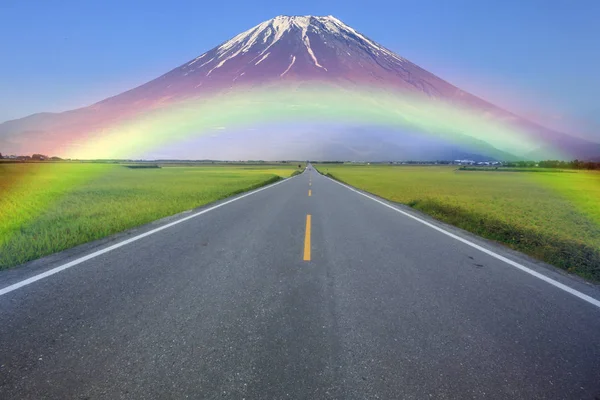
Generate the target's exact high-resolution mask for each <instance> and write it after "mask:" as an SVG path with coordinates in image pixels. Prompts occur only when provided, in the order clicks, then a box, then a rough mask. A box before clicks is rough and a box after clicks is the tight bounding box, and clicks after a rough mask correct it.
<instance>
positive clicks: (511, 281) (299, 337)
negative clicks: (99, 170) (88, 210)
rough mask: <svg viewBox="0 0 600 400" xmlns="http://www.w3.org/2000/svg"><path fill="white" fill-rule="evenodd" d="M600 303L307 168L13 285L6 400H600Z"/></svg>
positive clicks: (560, 279) (7, 291)
mask: <svg viewBox="0 0 600 400" xmlns="http://www.w3.org/2000/svg"><path fill="white" fill-rule="evenodd" d="M599 298H600V295H599V291H598V289H597V287H594V286H593V285H589V284H586V283H585V282H583V281H581V280H579V279H575V278H572V277H569V276H566V275H565V274H562V273H560V272H557V271H556V270H554V269H552V268H548V267H546V266H544V265H541V264H540V263H536V262H534V261H532V260H531V259H529V258H527V257H525V256H523V255H520V254H518V253H515V252H512V251H508V250H505V249H504V248H503V247H501V246H499V245H495V244H493V243H490V242H487V241H484V240H482V239H479V238H477V237H475V236H472V235H469V234H466V233H464V232H462V231H460V230H458V229H455V228H452V227H448V226H446V225H443V224H440V223H437V222H435V221H432V220H431V219H429V218H427V217H424V216H420V215H418V214H416V213H414V212H413V211H410V210H408V209H406V208H404V207H402V206H398V205H395V204H391V203H388V202H385V201H382V200H380V199H377V198H374V197H368V196H366V195H365V194H363V193H361V192H358V191H355V190H352V189H351V188H348V187H345V186H343V185H341V184H339V183H337V182H335V181H333V180H331V179H329V178H326V177H324V176H322V175H320V174H318V173H317V172H316V171H314V170H313V169H311V168H310V166H309V168H308V169H307V170H306V171H305V172H304V173H303V174H301V175H298V176H296V177H293V178H290V179H287V180H284V181H281V182H279V183H277V184H275V185H271V186H268V187H265V188H263V189H260V190H258V191H254V192H250V193H248V194H244V195H241V196H237V197H234V198H232V199H229V200H226V201H223V202H221V203H217V204H216V205H214V204H213V205H209V206H206V207H205V208H204V209H200V210H194V211H192V212H190V213H187V214H186V213H184V214H181V215H178V216H176V217H173V218H171V219H167V220H162V221H157V222H156V223H154V224H149V225H147V226H144V227H141V228H139V229H137V230H133V231H130V232H128V233H126V234H121V235H116V236H115V237H113V238H110V239H107V240H104V241H100V242H97V243H94V244H89V245H84V246H81V247H78V248H76V249H73V250H70V251H66V252H63V253H59V254H57V255H54V256H50V257H46V258H44V259H42V260H38V261H37V262H33V263H31V264H29V265H27V266H25V267H23V268H17V269H14V270H10V271H4V272H2V273H1V274H0V399H3V400H4V399H111V400H112V399H184V398H189V399H430V398H431V399H484V398H486V399H590V400H594V399H598V398H600V302H598V299H599Z"/></svg>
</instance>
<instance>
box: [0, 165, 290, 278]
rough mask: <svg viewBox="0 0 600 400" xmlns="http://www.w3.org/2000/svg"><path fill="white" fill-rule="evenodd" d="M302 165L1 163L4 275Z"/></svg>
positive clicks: (1, 264)
mask: <svg viewBox="0 0 600 400" xmlns="http://www.w3.org/2000/svg"><path fill="white" fill-rule="evenodd" d="M297 169H298V165H297V164H292V165H288V164H276V165H217V166H211V165H206V166H167V167H163V168H139V169H138V168H126V167H124V166H122V165H114V164H92V163H86V164H79V163H18V164H8V163H3V164H0V269H4V268H8V267H11V266H14V265H18V264H21V263H24V262H26V261H29V260H33V259H36V258H39V257H42V256H44V255H47V254H51V253H54V252H57V251H61V250H64V249H67V248H70V247H73V246H75V245H78V244H81V243H85V242H88V241H91V240H95V239H99V238H103V237H106V236H108V235H111V234H113V233H116V232H120V231H123V230H126V229H129V228H132V227H135V226H139V225H142V224H144V223H147V222H150V221H154V220H156V219H159V218H162V217H166V216H169V215H172V214H175V213H178V212H181V211H185V210H189V209H192V208H194V207H198V206H201V205H204V204H207V203H210V202H213V201H215V200H219V199H223V198H225V197H228V196H231V195H232V194H236V193H240V192H242V191H246V190H249V189H252V188H256V187H259V186H262V185H265V184H267V183H270V182H274V181H276V180H278V179H280V178H281V177H288V176H290V175H292V173H294V171H296V170H297Z"/></svg>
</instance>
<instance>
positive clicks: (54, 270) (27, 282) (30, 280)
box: [0, 175, 298, 296]
mask: <svg viewBox="0 0 600 400" xmlns="http://www.w3.org/2000/svg"><path fill="white" fill-rule="evenodd" d="M296 176H298V175H296ZM292 178H293V176H291V177H289V178H286V179H283V180H281V181H279V182H275V183H273V184H271V185H268V186H265V187H262V188H259V189H256V190H253V191H251V192H248V193H246V194H243V195H241V196H239V197H236V198H233V199H231V200H227V201H225V202H223V203H219V204H217V205H215V206H212V207H209V208H207V209H205V210H202V211H199V212H197V213H195V214H192V215H188V216H187V217H184V218H181V219H178V220H177V221H173V222H171V223H168V224H166V225H163V226H161V227H158V228H156V229H152V230H150V231H148V232H144V233H142V234H139V235H137V236H134V237H132V238H129V239H127V240H123V241H122V242H119V243H116V244H113V245H112V246H109V247H106V248H104V249H102V250H98V251H95V252H93V253H91V254H88V255H87V256H83V257H80V258H78V259H76V260H73V261H71V262H68V263H66V264H63V265H61V266H59V267H56V268H52V269H49V270H48V271H46V272H43V273H41V274H38V275H34V276H32V277H31V278H27V279H25V280H23V281H20V282H17V283H14V284H12V285H9V286H6V287H4V288H2V289H0V296H3V295H5V294H7V293H10V292H12V291H15V290H17V289H20V288H22V287H23V286H27V285H30V284H32V283H34V282H37V281H39V280H41V279H44V278H47V277H49V276H52V275H54V274H57V273H59V272H61V271H64V270H65V269H68V268H71V267H74V266H76V265H78V264H81V263H82V262H85V261H87V260H91V259H92V258H95V257H98V256H100V255H102V254H105V253H108V252H109V251H113V250H115V249H118V248H119V247H123V246H125V245H127V244H129V243H133V242H135V241H137V240H140V239H142V238H145V237H146V236H150V235H152V234H154V233H156V232H160V231H162V230H164V229H167V228H170V227H172V226H173V225H177V224H180V223H182V222H185V221H187V220H189V219H192V218H196V217H197V216H199V215H202V214H206V213H207V212H209V211H212V210H215V209H217V208H219V207H223V206H225V205H227V204H230V203H233V202H234V201H238V200H241V199H243V198H244V197H248V196H252V195H253V194H256V193H258V192H262V191H263V190H266V189H270V188H272V187H275V186H277V185H279V184H281V183H283V182H287V181H288V180H290V179H292Z"/></svg>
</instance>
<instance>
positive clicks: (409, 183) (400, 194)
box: [315, 164, 600, 281]
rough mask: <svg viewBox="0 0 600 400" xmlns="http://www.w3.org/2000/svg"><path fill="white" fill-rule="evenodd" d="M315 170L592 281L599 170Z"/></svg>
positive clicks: (596, 268) (596, 267)
mask: <svg viewBox="0 0 600 400" xmlns="http://www.w3.org/2000/svg"><path fill="white" fill-rule="evenodd" d="M315 167H317V169H318V170H319V171H320V172H321V173H324V174H329V175H330V176H331V177H333V178H335V179H338V180H340V181H342V182H345V183H347V184H349V185H352V186H355V187H357V188H360V189H363V190H365V191H367V192H371V193H373V194H376V195H379V196H381V197H383V198H386V199H389V200H392V201H395V202H399V203H402V204H406V205H409V206H411V207H413V208H415V209H417V210H419V211H422V212H425V213H427V214H429V215H431V216H433V217H434V218H436V219H439V220H441V221H444V222H447V223H450V224H452V225H455V226H458V227H460V228H462V229H465V230H468V231H470V232H473V233H476V234H478V235H480V236H483V237H485V238H488V239H491V240H495V241H498V242H501V243H504V244H506V245H508V246H509V247H511V248H513V249H516V250H519V251H522V252H524V253H526V254H529V255H531V256H533V257H536V258H538V259H540V260H542V261H545V262H548V263H550V264H553V265H555V266H557V267H560V268H563V269H565V270H567V271H569V272H572V273H576V274H579V275H581V276H583V277H585V278H587V279H590V280H594V281H600V201H599V199H600V172H597V171H569V172H570V173H564V172H560V171H552V170H545V171H544V172H545V173H529V172H528V171H526V170H523V171H520V173H498V172H496V171H485V170H477V171H476V172H475V171H472V170H470V169H467V170H460V169H458V168H457V167H456V166H444V167H439V166H426V167H425V166H424V167H419V166H390V165H339V164H321V165H315Z"/></svg>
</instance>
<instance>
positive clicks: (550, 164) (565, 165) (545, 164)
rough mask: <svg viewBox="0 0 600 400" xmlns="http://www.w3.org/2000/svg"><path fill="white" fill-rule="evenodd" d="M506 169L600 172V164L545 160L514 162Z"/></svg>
mask: <svg viewBox="0 0 600 400" xmlns="http://www.w3.org/2000/svg"><path fill="white" fill-rule="evenodd" d="M504 165H505V166H506V167H518V168H533V167H540V168H561V169H589V170H594V169H598V170H600V162H594V161H580V160H573V161H561V160H544V161H539V162H536V161H512V162H507V163H505V164H504Z"/></svg>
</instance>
